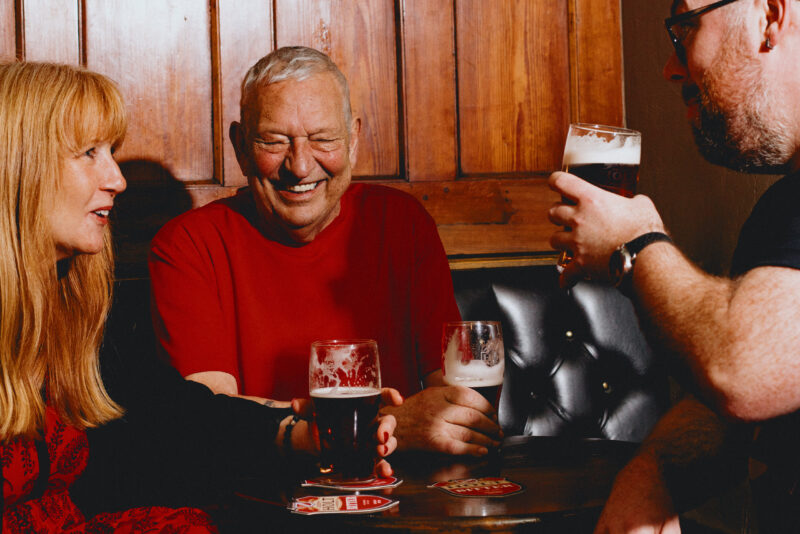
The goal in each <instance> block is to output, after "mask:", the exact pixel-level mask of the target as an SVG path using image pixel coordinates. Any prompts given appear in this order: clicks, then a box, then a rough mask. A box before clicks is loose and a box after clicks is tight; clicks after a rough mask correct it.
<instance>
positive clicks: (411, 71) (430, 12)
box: [401, 0, 458, 181]
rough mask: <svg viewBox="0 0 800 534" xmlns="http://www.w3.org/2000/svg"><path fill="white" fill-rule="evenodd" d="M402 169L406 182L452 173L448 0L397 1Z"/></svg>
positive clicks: (451, 53)
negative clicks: (401, 45)
mask: <svg viewBox="0 0 800 534" xmlns="http://www.w3.org/2000/svg"><path fill="white" fill-rule="evenodd" d="M401 6H402V7H401V13H402V20H401V23H402V26H401V27H402V35H403V39H402V44H403V55H402V58H403V93H402V95H403V110H404V113H403V115H404V119H405V125H406V127H405V132H406V142H405V146H406V153H405V158H406V171H407V176H408V179H409V180H410V181H422V180H452V179H454V178H455V177H456V170H457V163H458V154H457V153H456V149H457V147H456V145H457V141H456V122H457V121H456V74H455V68H456V65H455V28H454V23H455V21H454V13H453V1H452V0H401Z"/></svg>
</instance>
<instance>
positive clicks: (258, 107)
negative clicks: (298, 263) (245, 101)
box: [234, 73, 358, 244]
mask: <svg viewBox="0 0 800 534" xmlns="http://www.w3.org/2000/svg"><path fill="white" fill-rule="evenodd" d="M256 91H257V96H256V98H255V99H254V105H253V111H252V112H251V115H250V118H249V119H248V124H247V125H245V127H244V128H243V130H244V131H243V132H241V134H240V135H238V136H237V137H238V138H239V139H240V141H239V143H240V145H239V147H238V149H237V152H238V156H239V161H240V164H241V166H242V170H243V171H244V172H245V174H246V175H247V176H248V180H249V183H250V187H251V189H252V191H253V195H254V197H255V200H256V205H257V206H258V210H259V212H260V213H261V215H262V216H263V217H264V218H265V219H266V220H267V222H269V223H274V224H277V225H278V227H279V228H280V229H281V230H282V233H283V234H284V237H288V238H289V239H290V240H291V241H293V242H295V243H297V244H302V243H308V242H310V241H312V240H313V239H314V238H315V237H316V236H317V235H319V233H320V232H321V231H322V230H324V229H325V227H327V226H328V225H329V224H330V223H331V222H332V221H333V220H334V219H335V218H336V216H337V215H338V214H339V210H340V203H339V201H340V199H341V197H342V195H343V194H344V192H345V191H346V190H347V187H348V186H349V185H350V180H351V176H352V165H353V163H354V162H355V155H356V147H357V136H358V121H357V120H355V121H353V123H352V124H350V125H348V124H347V123H346V119H345V110H344V105H343V103H344V97H343V93H342V89H341V87H340V86H339V84H338V83H337V82H336V79H335V78H334V76H333V75H331V74H327V73H324V74H316V75H313V76H311V77H309V78H306V79H304V80H302V81H297V80H285V81H281V82H277V83H273V84H270V85H267V86H264V87H259V88H257V89H256ZM234 144H237V141H236V140H234Z"/></svg>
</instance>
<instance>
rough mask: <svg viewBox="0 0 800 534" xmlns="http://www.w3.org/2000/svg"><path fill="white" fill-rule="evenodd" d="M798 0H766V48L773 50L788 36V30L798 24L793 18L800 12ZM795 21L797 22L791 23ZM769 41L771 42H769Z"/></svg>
mask: <svg viewBox="0 0 800 534" xmlns="http://www.w3.org/2000/svg"><path fill="white" fill-rule="evenodd" d="M796 3H797V2H796V0H766V1H765V5H766V21H767V27H766V29H765V30H764V45H765V48H767V49H769V50H771V49H773V48H775V46H777V45H778V44H780V43H781V42H782V40H783V39H784V38H785V37H786V36H787V34H788V33H787V32H790V31H792V26H796V22H798V21H793V20H792V19H793V18H796V15H797V14H798V13H800V12H799V11H798V6H796V5H795V4H796ZM792 22H795V24H791V23H792ZM767 43H769V44H767Z"/></svg>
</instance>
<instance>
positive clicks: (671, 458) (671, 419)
mask: <svg viewBox="0 0 800 534" xmlns="http://www.w3.org/2000/svg"><path fill="white" fill-rule="evenodd" d="M750 435H751V431H750V429H749V427H746V426H743V425H733V424H730V423H727V422H725V421H723V420H722V419H720V418H719V417H718V416H717V415H716V414H715V413H714V412H713V411H712V410H711V409H709V408H708V407H706V406H705V405H703V404H702V403H700V402H699V401H697V400H696V399H694V398H693V397H686V398H685V399H683V400H681V401H680V402H678V403H677V404H676V405H675V406H674V407H673V408H672V409H671V410H670V411H669V412H667V414H665V415H664V417H663V418H662V419H661V420H660V421H659V422H658V424H657V425H656V427H655V428H654V429H653V432H652V433H651V434H650V436H649V437H648V438H647V439H646V440H645V442H644V443H642V446H641V448H640V450H639V453H638V454H637V456H636V458H635V459H634V460H633V461H635V462H641V463H642V464H643V465H650V466H652V467H654V468H655V470H657V472H658V473H659V474H660V476H661V479H662V480H663V482H664V483H665V484H666V486H667V488H668V490H669V493H670V495H671V496H672V499H673V503H674V505H675V509H676V510H677V511H679V512H680V511H684V510H687V509H689V508H691V507H693V506H696V505H698V504H700V503H701V502H703V501H704V500H706V499H707V498H709V497H711V496H713V495H715V494H718V493H719V492H721V491H723V490H724V489H726V488H727V487H730V486H732V485H733V484H735V483H736V482H738V481H740V480H742V479H743V477H744V476H745V469H746V458H747V443H748V442H749V438H750Z"/></svg>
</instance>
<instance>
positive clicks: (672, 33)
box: [664, 0, 736, 65]
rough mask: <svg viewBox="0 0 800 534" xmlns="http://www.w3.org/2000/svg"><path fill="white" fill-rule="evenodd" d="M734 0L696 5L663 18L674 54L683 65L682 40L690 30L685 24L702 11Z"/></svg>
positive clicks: (684, 50) (683, 50)
mask: <svg viewBox="0 0 800 534" xmlns="http://www.w3.org/2000/svg"><path fill="white" fill-rule="evenodd" d="M735 1H736V0H719V2H714V3H711V4H708V5H707V6H703V7H698V8H697V9H692V10H691V11H686V12H685V13H681V14H680V15H673V16H671V17H668V18H667V19H665V20H664V25H665V26H666V27H667V33H668V34H669V38H670V40H671V41H672V46H674V47H675V55H676V56H678V59H679V60H680V62H681V63H683V64H684V65H685V64H686V48H684V47H683V40H684V39H685V38H686V35H688V33H689V30H690V25H689V24H687V23H688V22H689V21H690V20H692V19H694V18H696V17H699V16H700V15H702V14H704V13H708V12H709V11H711V10H713V9H717V8H718V7H722V6H726V5H728V4H731V3H733V2H735Z"/></svg>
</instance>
